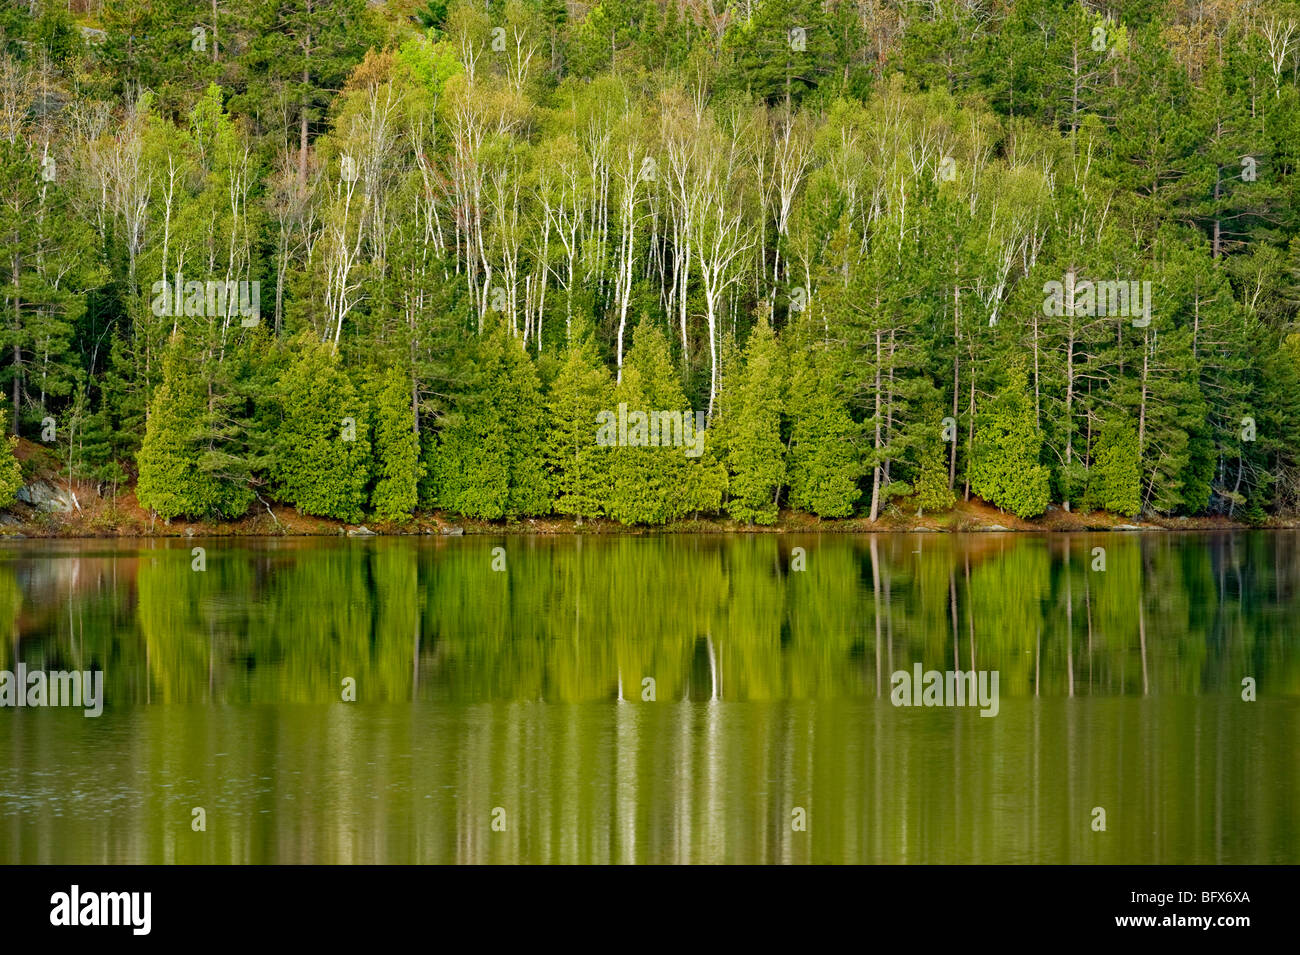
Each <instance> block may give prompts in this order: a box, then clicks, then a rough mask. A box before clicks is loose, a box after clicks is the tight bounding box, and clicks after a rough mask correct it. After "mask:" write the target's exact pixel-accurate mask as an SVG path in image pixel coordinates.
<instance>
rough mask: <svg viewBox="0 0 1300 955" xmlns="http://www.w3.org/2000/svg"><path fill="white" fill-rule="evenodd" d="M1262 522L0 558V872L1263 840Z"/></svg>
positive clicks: (1288, 760) (1270, 660)
mask: <svg viewBox="0 0 1300 955" xmlns="http://www.w3.org/2000/svg"><path fill="white" fill-rule="evenodd" d="M1296 537H1297V535H1296V533H1295V532H1270V533H1249V534H1246V533H1234V534H1185V535H1184V534H1110V535H1068V536H1067V535H1058V536H1031V535H1016V534H980V535H968V536H946V535H900V536H847V535H821V536H794V535H784V536H772V535H753V536H738V537H717V536H682V537H611V538H601V537H595V538H590V537H589V538H569V537H560V538H506V539H479V538H471V539H452V540H447V539H432V540H430V539H419V540H416V539H380V540H344V541H334V540H328V541H325V540H314V541H258V542H239V541H187V542H183V543H182V542H164V541H156V542H145V543H143V544H130V545H118V544H101V543H97V542H78V543H68V542H62V543H50V544H46V543H41V542H24V543H22V544H17V545H16V544H7V545H5V548H4V549H3V550H2V551H0V626H5V627H8V628H9V631H10V637H9V639H8V640H6V641H0V669H11V670H12V669H13V668H14V666H15V665H16V663H17V661H19V660H22V661H24V662H25V663H26V664H27V666H28V667H30V668H43V669H48V670H54V669H74V668H75V669H86V668H88V667H95V668H102V669H103V670H104V672H105V695H106V703H105V712H104V715H103V716H102V717H100V718H99V719H85V718H83V717H81V715H80V712H79V711H75V712H69V711H61V710H0V862H15V861H24V862H37V861H40V862H46V861H49V862H54V861H58V862H88V861H95V862H112V861H179V862H213V861H220V862H226V861H243V862H272V861H273V862H306V861H362V862H369V861H396V862H415V861H551V862H578V861H602V862H603V861H608V862H634V861H635V862H647V861H651V862H683V861H696V862H699V861H708V862H728V861H735V862H750V861H769V862H809V861H812V862H840V861H864V862H907V861H922V862H974V861H999V862H1015V861H1050V862H1067V861H1068V862H1179V863H1181V862H1296V861H1300V848H1297V847H1300V839H1298V838H1297V836H1300V831H1298V830H1300V818H1298V814H1297V813H1296V811H1295V810H1294V808H1293V805H1294V799H1293V796H1292V794H1293V793H1294V792H1295V791H1296V786H1297V783H1298V782H1300V779H1297V776H1298V775H1300V770H1298V769H1297V760H1296V759H1295V754H1296V753H1297V752H1298V751H1300V748H1298V747H1297V742H1300V739H1298V737H1300V666H1298V664H1297V656H1298V654H1297V641H1296V639H1295V637H1294V631H1293V625H1292V624H1291V621H1293V620H1294V619H1296V610H1297V606H1296V603H1297V597H1296V595H1297V592H1298V591H1297V584H1300V561H1298V560H1297V557H1296V547H1295V544H1296ZM195 545H202V546H204V547H206V548H207V570H206V571H204V572H196V571H193V570H192V569H191V559H192V558H191V552H190V548H191V547H192V546H195ZM496 546H502V547H505V548H506V569H505V570H504V571H499V572H498V571H493V570H492V569H491V568H492V552H491V549H492V548H493V547H496ZM796 547H798V548H803V551H804V553H805V554H806V559H805V564H806V570H803V571H799V570H794V569H792V554H793V553H794V548H796ZM1096 548H1104V554H1100V555H1099V553H1098V552H1097V551H1096ZM1099 556H1100V557H1102V558H1103V559H1104V569H1101V567H1102V564H1101V563H1100V562H1099V560H1098V558H1099ZM918 662H919V663H921V664H923V665H924V666H925V667H926V668H927V669H931V668H932V669H938V670H945V669H963V670H964V669H969V668H975V669H983V670H997V671H999V673H1000V676H1001V679H1000V689H1001V696H1002V701H1001V707H1000V711H999V715H998V716H997V717H996V718H994V719H981V718H980V717H979V715H978V711H977V710H961V709H957V710H952V709H920V708H918V709H898V708H894V707H892V706H890V704H889V702H888V697H889V690H890V681H889V675H890V674H891V673H892V672H893V671H895V670H897V669H905V668H906V669H910V668H911V666H912V665H913V664H914V663H918ZM1245 677H1251V678H1253V679H1254V680H1256V681H1257V687H1258V694H1259V701H1258V702H1256V703H1251V704H1247V703H1243V702H1242V700H1241V688H1242V680H1243V679H1244V678H1245ZM345 678H351V679H354V680H355V681H356V688H357V699H358V702H357V703H355V704H343V703H341V702H338V701H339V700H340V697H341V688H342V684H343V680H344V679H345ZM647 680H652V681H653V683H648V682H647ZM649 696H653V702H650V701H649V700H648V697H649ZM195 806H203V807H205V809H206V811H207V813H208V818H209V829H208V831H207V832H205V833H194V832H192V830H191V829H190V819H191V815H190V813H191V809H192V808H193V807H195ZM1094 806H1102V807H1105V808H1106V810H1107V816H1108V819H1107V822H1108V829H1107V831H1106V832H1104V833H1097V832H1093V831H1092V830H1091V829H1090V826H1089V823H1090V821H1091V816H1090V812H1091V809H1092V808H1093V807H1094ZM494 809H500V810H502V811H503V812H502V816H501V818H502V820H503V821H504V829H502V830H501V831H494V830H493V829H492V828H491V823H492V820H493V810H494ZM796 810H801V811H802V812H803V814H804V816H805V817H806V819H807V831H806V832H801V831H797V830H796V829H795V828H793V827H792V814H794V813H795V812H796Z"/></svg>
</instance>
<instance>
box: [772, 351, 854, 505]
mask: <svg viewBox="0 0 1300 955" xmlns="http://www.w3.org/2000/svg"><path fill="white" fill-rule="evenodd" d="M786 360H787V363H788V368H789V388H788V389H787V397H786V408H785V410H786V415H787V416H788V418H789V421H790V446H789V454H788V455H787V459H786V460H787V474H788V477H789V482H790V504H791V505H792V506H794V507H797V508H800V509H801V510H805V511H810V512H811V513H813V514H816V515H817V516H818V517H849V516H850V515H852V513H853V508H854V505H855V504H856V503H857V501H858V499H859V498H860V497H861V496H862V489H861V488H860V487H859V486H858V479H859V478H860V477H861V476H862V474H863V472H864V471H865V468H864V465H863V463H862V459H861V453H862V452H861V448H860V447H859V445H858V442H859V441H860V439H861V430H862V429H861V426H860V425H858V424H856V423H855V422H854V421H853V418H852V417H851V416H850V415H849V411H848V407H847V405H846V403H845V402H844V399H843V397H842V395H841V394H840V390H841V388H840V375H839V374H838V369H837V368H836V367H835V362H834V360H833V354H832V353H831V352H830V351H829V350H828V349H826V348H824V347H816V346H813V347H812V350H811V351H810V350H809V348H808V347H806V346H805V345H803V344H802V343H800V342H799V341H798V340H797V339H796V340H795V341H794V342H793V343H792V344H790V345H789V346H788V348H787V358H786Z"/></svg>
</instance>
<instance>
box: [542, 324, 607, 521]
mask: <svg viewBox="0 0 1300 955" xmlns="http://www.w3.org/2000/svg"><path fill="white" fill-rule="evenodd" d="M613 398H614V388H613V383H612V382H611V381H610V375H609V371H608V369H606V368H605V366H604V365H603V364H602V363H601V360H600V354H599V352H598V351H597V349H596V343H595V341H594V339H592V338H591V336H590V334H589V333H587V332H585V331H584V333H582V334H581V335H580V336H575V337H574V338H573V339H572V341H571V342H570V344H569V349H568V355H567V357H566V358H565V362H564V365H563V366H562V367H561V369H560V373H559V374H558V375H557V376H556V378H555V380H554V382H552V384H551V389H550V393H549V395H548V397H547V416H548V427H547V437H546V451H545V457H546V467H547V471H548V472H549V475H550V482H551V487H552V488H553V489H554V495H555V501H554V510H555V513H557V514H569V515H572V516H574V517H578V518H583V517H599V516H600V515H601V514H603V513H604V497H605V493H606V491H607V489H608V466H609V455H610V451H609V449H608V448H604V447H601V446H600V445H598V444H597V443H596V422H597V416H598V415H599V414H600V413H601V412H602V411H609V410H611V409H612V408H613V404H614V401H613Z"/></svg>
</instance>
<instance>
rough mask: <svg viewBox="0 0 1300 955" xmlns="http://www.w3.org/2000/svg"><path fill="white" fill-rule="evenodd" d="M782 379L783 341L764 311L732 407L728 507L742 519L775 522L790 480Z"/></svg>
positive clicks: (733, 515)
mask: <svg viewBox="0 0 1300 955" xmlns="http://www.w3.org/2000/svg"><path fill="white" fill-rule="evenodd" d="M782 379H783V375H782V373H781V351H780V346H779V345H778V344H777V340H776V335H775V333H774V332H773V331H772V326H771V325H769V324H768V322H767V319H766V317H760V318H759V322H758V325H757V326H755V328H754V331H753V335H752V337H751V338H750V341H749V345H748V347H747V348H746V349H745V358H744V366H743V368H742V369H741V370H740V372H739V374H738V375H736V376H735V377H734V378H733V381H735V383H736V384H735V387H736V395H735V398H734V400H733V401H731V402H730V403H729V405H728V407H727V415H728V417H729V418H730V421H729V425H728V428H727V446H726V463H727V471H728V473H729V475H730V478H729V481H728V488H729V497H728V500H727V510H728V512H729V513H730V514H731V516H732V517H734V518H735V519H736V520H738V521H745V522H747V523H751V524H753V523H758V524H774V523H776V517H777V501H776V495H777V492H778V491H779V490H780V489H781V487H782V485H783V484H784V483H785V460H784V458H785V447H784V445H782V443H781V411H782V400H781V393H782V390H783V386H784V382H783V380H782Z"/></svg>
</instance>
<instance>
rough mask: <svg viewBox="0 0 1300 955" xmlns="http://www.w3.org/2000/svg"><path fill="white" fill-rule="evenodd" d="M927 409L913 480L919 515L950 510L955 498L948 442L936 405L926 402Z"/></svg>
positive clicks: (918, 445)
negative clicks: (951, 485) (949, 469)
mask: <svg viewBox="0 0 1300 955" xmlns="http://www.w3.org/2000/svg"><path fill="white" fill-rule="evenodd" d="M928 410H929V414H928V415H925V416H923V420H922V423H921V425H920V431H921V432H922V433H921V437H920V440H919V441H918V442H917V447H918V452H917V453H918V456H919V457H920V465H919V467H918V469H917V475H916V480H915V481H914V482H913V502H914V503H915V504H916V509H917V511H918V512H919V513H921V514H924V513H926V512H934V511H947V510H950V509H951V508H952V506H953V503H954V502H955V500H956V496H955V495H954V494H953V492H952V488H950V487H949V486H948V445H947V444H946V443H945V442H944V440H943V426H942V424H941V421H942V417H941V416H940V415H939V414H938V411H939V406H938V405H937V404H932V405H929V407H928Z"/></svg>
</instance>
